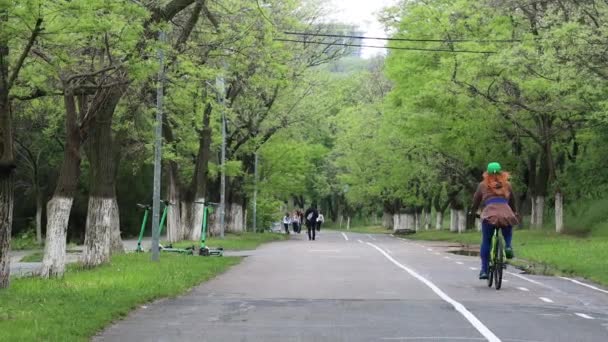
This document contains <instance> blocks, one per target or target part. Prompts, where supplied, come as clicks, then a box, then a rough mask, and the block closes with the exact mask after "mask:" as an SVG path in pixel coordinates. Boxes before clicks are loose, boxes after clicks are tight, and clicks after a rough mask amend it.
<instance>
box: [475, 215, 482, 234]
mask: <svg viewBox="0 0 608 342" xmlns="http://www.w3.org/2000/svg"><path fill="white" fill-rule="evenodd" d="M475 227H477V231H478V232H480V231H481V219H480V218H475Z"/></svg>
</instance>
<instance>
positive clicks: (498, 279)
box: [494, 234, 505, 290]
mask: <svg viewBox="0 0 608 342" xmlns="http://www.w3.org/2000/svg"><path fill="white" fill-rule="evenodd" d="M494 252H495V256H494V258H495V259H494V260H496V263H495V266H494V278H495V279H494V285H495V286H496V290H500V288H501V287H502V270H503V269H504V265H505V264H504V255H505V253H504V246H503V244H502V239H501V238H500V237H499V236H498V234H497V236H496V249H495V251H494Z"/></svg>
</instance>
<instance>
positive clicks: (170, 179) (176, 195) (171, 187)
mask: <svg viewBox="0 0 608 342" xmlns="http://www.w3.org/2000/svg"><path fill="white" fill-rule="evenodd" d="M163 126H164V125H163ZM177 171H178V170H177V163H176V162H174V161H169V162H168V165H167V200H168V201H169V202H170V203H171V204H170V205H169V208H168V209H167V241H169V242H170V243H173V242H178V241H181V240H183V238H184V232H183V231H182V220H181V218H182V217H181V215H182V206H181V204H182V202H181V194H180V190H181V187H180V184H179V179H178V174H177Z"/></svg>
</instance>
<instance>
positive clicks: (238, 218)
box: [226, 203, 245, 234]
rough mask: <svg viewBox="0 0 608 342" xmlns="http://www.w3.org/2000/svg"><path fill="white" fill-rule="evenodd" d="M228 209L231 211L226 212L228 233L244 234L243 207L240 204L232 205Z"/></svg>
mask: <svg viewBox="0 0 608 342" xmlns="http://www.w3.org/2000/svg"><path fill="white" fill-rule="evenodd" d="M228 207H229V208H230V209H229V210H227V211H226V214H227V215H226V216H227V220H226V221H227V224H226V232H228V233H237V234H238V233H242V232H243V231H244V228H245V227H244V225H243V206H242V205H240V204H238V203H230V205H229V206H228Z"/></svg>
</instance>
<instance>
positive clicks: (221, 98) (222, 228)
mask: <svg viewBox="0 0 608 342" xmlns="http://www.w3.org/2000/svg"><path fill="white" fill-rule="evenodd" d="M216 87H217V93H218V102H219V103H220V110H221V111H222V160H221V167H222V168H221V177H220V238H222V239H223V238H224V231H225V229H226V111H225V108H224V98H225V97H226V96H225V94H224V92H225V84H224V78H223V77H218V78H217V79H216Z"/></svg>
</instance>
